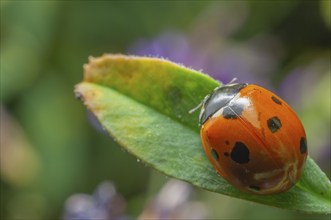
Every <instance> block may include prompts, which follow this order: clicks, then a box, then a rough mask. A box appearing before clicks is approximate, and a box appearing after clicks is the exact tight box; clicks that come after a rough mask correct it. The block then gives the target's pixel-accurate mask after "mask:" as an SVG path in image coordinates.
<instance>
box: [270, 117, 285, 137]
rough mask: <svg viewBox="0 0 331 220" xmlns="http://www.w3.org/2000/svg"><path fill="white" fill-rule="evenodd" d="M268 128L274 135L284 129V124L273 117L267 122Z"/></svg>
mask: <svg viewBox="0 0 331 220" xmlns="http://www.w3.org/2000/svg"><path fill="white" fill-rule="evenodd" d="M267 124H268V128H269V130H270V131H271V132H272V133H275V132H276V131H278V130H279V129H280V128H281V127H282V123H281V121H280V120H279V118H277V117H272V118H270V119H268V121H267Z"/></svg>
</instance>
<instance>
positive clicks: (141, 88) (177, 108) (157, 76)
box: [75, 55, 331, 214]
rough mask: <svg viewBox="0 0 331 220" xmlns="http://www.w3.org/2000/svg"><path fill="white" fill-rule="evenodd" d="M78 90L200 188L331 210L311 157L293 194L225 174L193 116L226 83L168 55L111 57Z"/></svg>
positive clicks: (139, 147) (144, 157)
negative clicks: (260, 191) (247, 187)
mask: <svg viewBox="0 0 331 220" xmlns="http://www.w3.org/2000/svg"><path fill="white" fill-rule="evenodd" d="M84 69H85V74H84V80H83V82H81V83H80V84H78V85H77V86H76V88H75V92H76V95H77V96H78V97H80V98H81V99H82V100H83V101H84V104H85V105H86V106H87V108H88V109H89V110H90V111H91V112H93V114H94V115H95V116H96V117H97V119H98V120H99V121H100V123H101V125H102V126H103V127H104V129H105V130H106V131H107V132H108V133H109V134H110V135H111V136H112V137H113V138H114V139H115V140H116V141H117V142H118V143H120V144H121V146H123V147H124V148H125V149H126V150H127V151H128V152H130V153H131V154H133V155H135V156H136V157H137V158H139V159H140V160H141V161H142V162H143V163H145V164H147V165H149V166H150V167H153V168H154V169H156V170H158V171H160V172H162V173H164V174H166V175H168V176H171V177H175V178H178V179H181V180H184V181H187V182H189V183H191V184H193V185H195V186H197V187H201V188H203V189H206V190H210V191H214V192H217V193H221V194H225V195H228V196H232V197H237V198H241V199H246V200H250V201H254V202H258V203H262V204H266V205H271V206H276V207H280V208H285V209H292V210H299V211H302V212H307V213H323V214H329V213H330V209H331V206H330V195H331V184H330V181H329V179H328V178H327V177H326V175H325V174H324V173H323V172H322V171H321V170H320V168H319V167H318V166H317V165H316V164H315V163H314V162H313V160H312V159H310V158H308V160H307V162H306V165H305V169H304V172H303V174H302V177H301V180H300V181H299V182H298V183H297V184H296V186H294V187H293V188H292V189H290V190H289V191H288V192H286V193H282V194H278V195H269V196H265V195H264V196H259V195H252V194H247V193H243V192H240V191H239V190H237V189H236V188H234V187H233V186H231V185H230V184H228V183H227V182H226V181H225V180H224V179H223V178H222V177H220V176H218V175H217V174H216V172H215V170H214V168H213V167H212V165H211V164H210V163H209V161H208V159H207V157H206V156H205V153H204V151H203V149H202V146H201V141H200V135H199V127H198V113H194V114H188V111H189V110H190V109H192V108H194V107H195V106H196V105H198V104H199V102H200V101H201V100H202V99H203V98H204V96H205V95H207V94H209V93H210V92H211V91H212V90H213V89H214V88H215V87H217V86H219V82H217V81H215V80H213V79H211V78H210V77H208V76H207V75H204V74H201V73H199V72H196V71H194V70H191V69H187V68H184V67H182V66H179V65H176V64H174V63H171V62H169V61H166V60H163V59H155V58H146V57H134V56H122V55H104V56H102V57H100V58H91V59H90V62H89V64H87V65H85V66H84Z"/></svg>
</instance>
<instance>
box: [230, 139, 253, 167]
mask: <svg viewBox="0 0 331 220" xmlns="http://www.w3.org/2000/svg"><path fill="white" fill-rule="evenodd" d="M230 156H231V159H232V160H233V161H234V162H237V163H239V164H244V163H248V162H249V150H248V148H247V147H246V145H245V144H244V143H242V142H236V143H235V145H234V146H233V149H232V151H231V154H230Z"/></svg>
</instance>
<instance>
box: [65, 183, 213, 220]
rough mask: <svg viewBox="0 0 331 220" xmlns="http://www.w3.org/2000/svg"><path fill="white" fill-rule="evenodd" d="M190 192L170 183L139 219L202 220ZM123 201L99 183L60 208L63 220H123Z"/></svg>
mask: <svg viewBox="0 0 331 220" xmlns="http://www.w3.org/2000/svg"><path fill="white" fill-rule="evenodd" d="M192 194H193V188H192V186H191V185H190V184H188V183H185V182H183V181H179V180H175V179H172V180H170V181H168V182H167V183H166V184H165V185H164V186H163V187H162V189H161V190H160V192H159V193H158V194H157V195H156V196H155V197H154V198H153V199H152V200H151V201H150V202H148V203H147V205H146V206H145V208H144V210H143V211H142V213H141V214H140V216H139V219H206V218H207V209H206V207H205V205H204V204H203V203H202V202H198V201H192V200H191V197H192ZM124 213H125V201H124V199H123V197H122V196H121V195H120V194H118V193H117V192H116V189H115V187H114V185H113V184H112V183H111V182H108V181H105V182H102V183H101V184H100V185H99V186H98V187H97V189H96V190H95V192H94V193H93V194H92V195H89V194H83V193H78V194H74V195H72V196H70V197H69V198H68V199H67V200H66V202H65V207H64V215H63V219H64V220H73V219H75V220H96V219H98V220H107V219H112V220H113V219H114V220H124V219H130V218H129V217H127V215H125V214H124Z"/></svg>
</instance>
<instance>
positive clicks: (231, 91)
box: [199, 83, 247, 126]
mask: <svg viewBox="0 0 331 220" xmlns="http://www.w3.org/2000/svg"><path fill="white" fill-rule="evenodd" d="M246 86H247V83H234V84H226V85H223V86H220V87H217V88H216V89H215V90H214V91H213V92H212V93H211V94H209V95H207V96H206V97H205V98H204V100H203V101H202V103H201V112H200V116H199V125H200V126H201V125H203V124H204V123H205V122H206V121H207V120H208V119H209V118H210V117H211V116H212V115H213V114H215V113H216V112H217V111H218V110H220V109H221V108H223V107H224V106H226V105H227V104H228V103H229V102H230V101H231V100H232V99H233V98H234V97H235V96H236V95H237V94H238V93H239V91H240V90H241V89H242V88H244V87H246Z"/></svg>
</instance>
